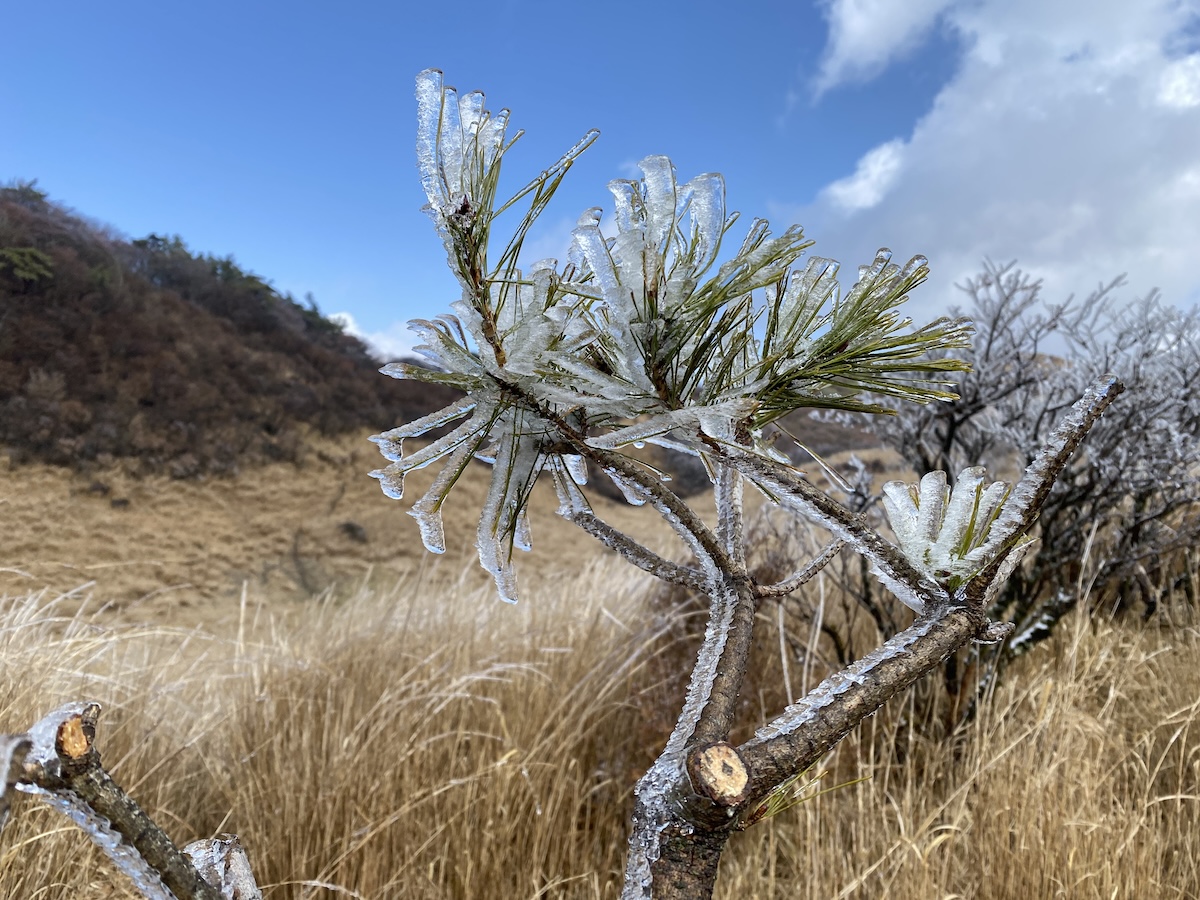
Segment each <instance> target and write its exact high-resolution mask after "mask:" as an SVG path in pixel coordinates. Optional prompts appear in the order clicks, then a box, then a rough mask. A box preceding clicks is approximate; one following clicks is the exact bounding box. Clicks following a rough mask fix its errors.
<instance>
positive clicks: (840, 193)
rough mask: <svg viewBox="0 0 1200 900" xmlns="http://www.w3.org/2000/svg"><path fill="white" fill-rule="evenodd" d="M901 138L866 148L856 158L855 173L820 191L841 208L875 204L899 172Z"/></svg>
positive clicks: (901, 148) (856, 207) (857, 208)
mask: <svg viewBox="0 0 1200 900" xmlns="http://www.w3.org/2000/svg"><path fill="white" fill-rule="evenodd" d="M903 157H904V141H902V140H899V139H897V140H892V141H888V142H887V143H886V144H880V145H879V146H878V147H876V148H875V149H873V150H870V151H868V152H867V153H866V154H865V155H864V156H863V158H862V159H860V160H859V161H858V167H857V168H856V169H855V170H854V174H853V175H850V176H848V177H846V178H842V179H841V180H839V181H835V182H833V184H831V185H829V186H828V187H826V188H825V189H824V190H823V191H822V194H823V195H824V197H825V198H826V199H827V200H829V202H831V203H832V204H833V205H834V206H836V207H837V208H838V209H840V210H842V212H846V213H852V212H857V211H858V210H860V209H870V208H871V207H873V206H878V205H879V203H880V201H882V200H883V198H884V196H885V195H886V194H887V192H888V189H889V188H891V186H892V185H893V184H895V183H896V178H897V177H898V176H899V175H900V164H901V162H902V161H903Z"/></svg>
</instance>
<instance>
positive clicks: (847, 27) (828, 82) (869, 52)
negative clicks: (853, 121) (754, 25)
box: [816, 0, 953, 95]
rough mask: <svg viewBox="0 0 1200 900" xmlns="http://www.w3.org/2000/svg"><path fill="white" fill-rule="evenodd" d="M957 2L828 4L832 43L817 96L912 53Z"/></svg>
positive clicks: (845, 0) (849, 0)
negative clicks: (948, 8)
mask: <svg viewBox="0 0 1200 900" xmlns="http://www.w3.org/2000/svg"><path fill="white" fill-rule="evenodd" d="M952 2H953V0H907V2H903V3H902V2H897V0H829V2H827V3H825V4H824V5H825V17H826V19H827V20H828V21H829V43H828V45H827V46H826V48H825V52H824V54H823V55H822V57H821V67H820V71H819V72H818V74H817V80H816V92H817V94H818V95H820V94H822V93H824V92H825V91H827V90H829V89H830V88H833V87H836V86H837V85H839V84H842V83H844V82H848V81H865V80H867V79H870V78H873V77H874V76H875V75H878V74H879V73H880V72H881V71H883V69H885V68H886V67H887V66H888V64H889V63H892V62H895V61H896V60H897V59H900V58H903V57H904V56H905V55H907V54H908V53H911V52H912V51H913V50H914V49H915V48H916V46H917V45H918V44H919V43H920V41H921V39H922V38H923V37H925V35H926V34H928V32H929V30H930V29H931V28H932V27H933V25H934V23H935V22H937V19H938V16H939V15H941V13H942V11H943V10H944V9H945V8H946V7H947V6H949V5H950V4H951V3H952Z"/></svg>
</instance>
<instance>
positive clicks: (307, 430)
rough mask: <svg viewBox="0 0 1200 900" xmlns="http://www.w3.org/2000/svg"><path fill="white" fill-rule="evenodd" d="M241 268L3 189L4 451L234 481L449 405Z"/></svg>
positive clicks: (0, 423)
mask: <svg viewBox="0 0 1200 900" xmlns="http://www.w3.org/2000/svg"><path fill="white" fill-rule="evenodd" d="M378 368H379V363H378V362H377V361H376V360H374V359H372V358H371V357H370V356H369V354H368V353H367V349H366V347H365V346H364V345H363V343H362V342H361V341H359V340H358V339H357V338H355V337H352V336H350V335H347V334H344V333H343V332H342V330H341V328H340V327H339V326H338V325H337V324H335V323H333V322H330V321H329V320H328V319H326V318H324V317H323V316H322V315H321V314H320V313H319V312H318V310H317V308H316V306H315V304H314V303H311V302H310V304H309V305H308V306H301V305H299V304H297V303H296V302H295V301H294V300H293V299H292V298H291V297H290V296H285V295H281V294H280V293H279V292H277V291H276V290H275V289H274V288H272V287H271V285H270V283H269V282H268V281H266V280H264V279H263V278H261V277H259V276H257V275H254V274H252V273H250V272H247V271H244V270H242V269H241V268H239V267H238V266H237V265H236V264H235V263H234V261H233V260H232V259H230V258H224V259H220V258H216V257H212V256H204V255H196V254H193V253H191V252H190V251H189V250H188V248H187V247H186V245H185V244H184V243H183V241H182V240H181V239H180V238H179V237H173V238H163V237H159V236H157V235H150V236H149V237H147V238H145V239H142V240H133V241H128V240H125V239H123V238H121V237H118V236H116V235H115V234H114V233H113V232H112V231H111V230H109V229H107V228H105V227H103V226H100V225H97V224H95V223H93V222H89V221H87V220H86V219H84V218H82V217H80V216H79V215H77V214H75V213H73V212H72V211H70V210H68V209H66V208H65V207H63V206H60V205H58V204H56V203H53V202H51V201H50V200H49V199H47V196H46V194H45V193H43V192H42V191H40V190H38V189H37V188H36V187H35V185H33V184H31V183H17V184H14V185H10V186H8V187H3V188H0V446H2V447H3V449H4V451H5V452H6V453H7V455H8V456H9V458H10V459H12V460H13V461H14V462H17V463H21V462H29V461H41V462H48V463H52V464H55V465H70V466H73V467H76V468H81V467H82V468H88V467H90V466H93V465H98V466H100V467H108V466H111V465H112V464H114V463H118V464H120V465H121V467H122V468H124V469H126V470H128V471H130V472H133V473H137V474H149V473H166V474H169V475H172V476H174V477H190V476H195V475H202V474H229V473H232V472H235V471H236V470H237V469H238V467H239V466H240V465H243V464H248V463H249V464H255V463H261V462H269V461H297V460H299V459H300V458H301V457H302V456H303V455H304V453H305V452H306V450H307V448H308V443H309V442H308V436H310V435H321V436H333V435H338V434H343V433H347V432H350V431H357V430H361V429H363V428H376V429H378V428H384V427H388V426H389V425H390V424H392V423H396V422H399V421H402V420H407V419H412V418H414V417H416V416H419V415H423V414H425V413H427V412H430V411H432V410H434V409H437V408H439V407H441V406H443V405H445V403H447V402H448V401H449V400H450V399H451V396H452V395H451V394H450V393H449V392H448V391H441V390H439V389H438V388H436V387H433V386H429V385H421V386H419V387H415V386H414V385H412V384H409V383H404V382H398V381H395V380H393V379H389V378H385V377H383V376H381V375H380V374H379V373H378Z"/></svg>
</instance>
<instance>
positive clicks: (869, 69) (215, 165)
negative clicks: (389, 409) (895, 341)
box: [0, 0, 1200, 355]
mask: <svg viewBox="0 0 1200 900" xmlns="http://www.w3.org/2000/svg"><path fill="white" fill-rule="evenodd" d="M418 9H419V7H417V5H416V4H411V5H410V4H398V3H361V4H357V5H354V6H350V5H334V4H327V3H321V4H317V3H298V2H290V3H282V2H257V3H256V2H245V0H242V2H238V3H232V2H224V0H213V2H208V3H205V4H186V5H185V4H171V3H162V2H155V3H134V2H123V0H110V2H107V3H102V4H97V3H86V4H85V3H78V2H50V3H26V4H17V3H10V4H8V5H7V9H6V10H5V26H6V27H5V30H6V32H7V34H8V39H7V40H6V41H5V50H4V53H3V54H2V55H0V180H8V179H13V178H22V179H29V178H37V179H38V181H39V186H40V187H42V188H43V189H44V190H46V191H48V192H49V193H50V195H51V197H52V198H54V199H55V200H58V201H60V202H62V203H65V204H66V205H68V206H71V207H73V208H75V209H76V210H78V211H79V212H81V213H83V214H85V215H87V216H89V217H92V218H94V219H96V220H99V221H101V222H104V223H107V224H109V225H111V226H112V227H114V228H115V229H116V230H117V231H118V232H120V233H122V234H125V235H128V236H131V237H141V236H144V235H145V234H147V233H149V232H152V231H153V232H157V233H160V234H179V235H181V236H182V237H183V238H184V240H185V241H187V243H188V244H189V246H190V247H191V248H192V249H193V250H196V251H202V252H211V253H214V254H218V255H226V254H232V255H233V256H234V257H235V258H236V259H237V261H238V262H239V264H241V265H242V266H243V267H245V268H248V269H250V270H252V271H254V272H256V273H258V274H260V275H262V276H264V277H266V278H269V279H271V280H272V281H273V283H274V284H275V286H276V287H277V288H279V289H280V290H283V291H290V292H291V293H293V294H294V295H295V296H296V297H297V298H302V297H303V296H304V295H305V294H306V293H308V292H312V294H313V295H314V296H315V298H316V300H317V302H318V303H319V304H320V307H321V309H322V310H323V311H324V312H327V313H334V312H343V313H347V314H349V316H350V317H352V319H353V321H354V323H355V327H356V328H357V329H358V330H360V331H361V332H362V333H363V334H365V335H367V336H368V337H370V338H371V339H372V340H373V341H374V343H375V344H376V345H377V346H379V347H380V348H381V350H382V352H383V353H384V354H385V355H395V354H396V353H398V352H400V350H401V349H402V346H403V344H404V342H405V341H406V340H407V338H408V337H409V336H408V334H407V332H406V331H405V330H404V328H403V322H404V321H406V320H407V319H409V318H412V317H416V316H431V315H434V314H436V313H437V312H439V311H442V310H443V309H445V308H446V306H447V305H448V304H449V303H450V302H451V301H452V300H454V299H457V290H456V286H455V283H454V281H453V279H452V278H451V277H450V275H449V274H448V272H447V271H446V269H445V265H444V254H443V251H442V248H441V245H440V241H439V240H438V238H437V237H436V235H435V234H434V232H433V228H432V226H431V224H430V222H429V220H428V219H427V218H426V217H425V216H424V215H423V214H422V213H421V212H420V211H419V210H420V207H421V205H422V202H423V199H424V198H423V195H422V193H421V190H420V185H419V182H418V178H417V173H416V167H415V157H414V151H413V140H414V134H415V102H414V100H413V77H414V76H415V74H416V73H417V72H418V71H420V70H421V69H423V68H426V67H430V66H436V67H438V68H440V69H442V70H443V71H444V72H445V73H446V80H447V82H448V83H450V84H454V85H456V86H457V87H458V88H460V89H461V90H463V91H466V90H470V89H476V88H478V89H482V90H483V91H485V92H486V94H487V96H488V103H489V106H490V107H492V108H493V109H497V108H499V107H502V106H504V107H508V108H510V109H511V110H512V111H513V124H514V125H515V126H516V127H520V128H523V129H525V131H526V136H525V137H524V138H522V140H521V141H520V143H519V144H518V145H517V147H516V149H515V150H514V151H513V153H512V155H511V156H510V157H509V159H508V162H507V163H506V171H507V172H509V173H512V178H513V181H512V185H513V187H516V186H518V185H517V182H523V181H524V180H525V179H526V178H527V177H528V176H531V175H532V174H534V173H535V172H536V171H537V170H539V169H540V168H542V167H543V166H544V165H546V164H548V163H549V162H551V161H553V160H554V159H555V158H557V156H558V155H559V153H561V152H562V151H563V150H565V149H566V148H567V147H569V146H570V145H571V144H572V143H574V141H575V140H576V139H577V138H579V137H580V136H581V135H582V134H583V133H584V132H585V131H586V130H587V129H588V128H593V127H594V128H598V129H599V130H600V131H601V137H600V140H599V142H598V143H597V144H596V145H595V146H594V147H593V148H592V149H591V150H589V151H588V153H587V154H586V155H585V156H584V158H583V159H582V160H581V161H580V163H579V164H578V165H577V166H576V167H575V168H574V169H573V170H572V172H571V173H570V175H569V176H568V180H567V182H566V183H565V184H564V187H563V189H562V190H561V191H560V193H559V196H558V198H557V199H556V202H555V205H554V206H552V207H551V209H550V210H549V211H548V212H547V213H546V215H545V216H544V218H543V222H542V223H541V230H540V232H538V233H537V234H536V235H535V237H536V241H535V243H536V245H537V247H536V248H535V249H537V250H542V251H544V252H543V253H539V254H537V255H559V254H560V253H561V252H562V251H563V250H565V247H566V243H567V240H568V237H569V232H570V228H571V226H572V224H573V223H574V221H575V220H576V218H577V217H578V215H579V213H580V212H582V211H583V210H584V209H586V208H588V207H591V206H606V205H608V201H609V199H610V198H609V195H608V192H607V190H606V189H605V184H606V183H607V181H608V180H609V179H610V178H613V177H630V176H631V175H633V174H635V172H636V168H635V165H636V162H637V160H639V159H640V158H642V157H643V156H645V155H648V154H652V153H665V154H667V155H669V156H671V157H672V159H673V160H674V161H675V163H676V166H677V168H678V171H679V175H680V177H681V178H682V179H688V178H691V177H692V176H694V175H696V174H698V173H700V172H705V171H719V172H722V173H723V174H724V175H725V177H726V181H727V185H728V196H729V200H728V205H729V207H730V208H732V209H739V210H741V211H742V213H743V215H744V216H745V218H744V219H743V222H746V223H748V221H749V219H750V218H752V217H753V216H756V215H757V216H765V217H767V218H769V219H771V221H772V222H773V223H774V225H775V226H776V227H777V228H778V230H782V229H783V228H784V227H786V226H787V225H789V224H791V223H793V222H800V223H802V224H803V225H804V226H805V230H806V232H807V233H808V234H809V235H810V236H811V237H813V238H815V239H816V241H817V244H816V246H815V247H814V249H813V252H816V253H819V254H820V255H824V256H832V257H834V258H837V259H840V260H841V261H842V262H843V263H844V268H843V274H844V280H847V281H848V280H849V279H850V277H851V275H850V273H852V272H853V271H854V266H856V265H857V264H859V263H863V262H868V261H869V260H870V259H871V258H872V257H873V255H874V250H875V248H877V247H880V246H888V247H891V248H892V250H893V251H894V252H895V255H896V256H897V257H898V258H901V259H907V258H908V257H909V256H912V255H914V254H916V253H922V254H924V255H926V256H928V257H929V258H930V260H931V264H932V268H933V276H932V277H931V279H930V282H929V283H928V284H927V285H926V286H924V287H923V288H921V289H920V290H919V291H918V292H917V293H916V294H914V303H913V308H912V312H913V313H914V314H916V315H918V316H924V317H931V316H933V315H937V314H940V313H941V312H942V311H943V310H944V308H945V307H946V306H947V305H948V304H949V303H951V302H954V301H955V299H956V297H957V292H956V291H955V290H954V288H953V284H954V283H955V282H957V281H961V280H962V279H963V278H964V277H966V276H968V275H970V274H971V273H972V272H973V271H974V270H975V269H977V267H978V265H979V263H980V261H981V260H982V258H983V257H984V256H988V257H990V258H992V259H995V260H997V261H1008V260H1011V259H1018V260H1019V261H1020V263H1021V265H1022V266H1023V267H1025V268H1026V269H1027V270H1029V271H1031V272H1033V273H1035V274H1038V275H1040V276H1043V277H1044V279H1045V282H1046V289H1047V295H1048V296H1050V297H1061V296H1065V295H1066V294H1068V293H1070V292H1077V293H1087V292H1088V291H1090V290H1091V289H1092V288H1094V287H1095V286H1096V284H1097V283H1099V282H1100V281H1102V280H1105V281H1107V280H1109V279H1110V278H1111V277H1112V276H1114V275H1117V274H1119V273H1121V272H1127V273H1128V277H1129V288H1128V290H1127V291H1126V295H1127V296H1129V297H1133V296H1135V295H1141V294H1144V293H1146V292H1147V291H1148V290H1149V289H1150V288H1152V287H1159V288H1161V289H1162V290H1163V292H1164V295H1165V297H1166V299H1167V300H1168V301H1170V302H1173V303H1176V304H1179V305H1185V304H1190V303H1195V302H1197V301H1198V300H1200V266H1197V265H1196V261H1197V253H1198V252H1200V52H1197V51H1200V27H1198V24H1200V4H1198V3H1197V2H1196V0H1169V2H1165V0H1164V2H1157V0H1139V2H1138V3H1128V2H1125V0H1087V2H1084V0H1059V2H1046V0H1040V2H1039V0H970V2H958V0H906V2H898V0H821V2H818V3H811V4H806V3H803V2H790V3H789V2H766V0H746V2H741V3H737V4H732V3H716V2H691V3H687V4H682V3H676V4H672V3H658V4H651V3H626V2H610V3H608V4H604V5H601V4H562V3H550V2H522V0H494V2H475V0H469V2H459V3H456V4H453V5H448V6H446V7H445V10H446V11H445V12H442V13H440V14H434V13H432V12H427V11H415V10H418ZM14 36H19V39H14ZM734 237H735V238H737V237H738V233H737V232H736V231H735V235H734Z"/></svg>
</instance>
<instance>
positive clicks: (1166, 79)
mask: <svg viewBox="0 0 1200 900" xmlns="http://www.w3.org/2000/svg"><path fill="white" fill-rule="evenodd" d="M1158 102H1159V103H1161V104H1162V105H1163V106H1171V107H1174V108H1176V109H1190V108H1191V107H1193V106H1200V53H1193V54H1192V55H1191V56H1185V57H1184V58H1183V59H1178V60H1176V61H1175V62H1173V63H1171V64H1170V65H1169V66H1167V67H1166V69H1165V70H1164V71H1163V73H1162V76H1161V77H1160V78H1159V80H1158Z"/></svg>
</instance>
